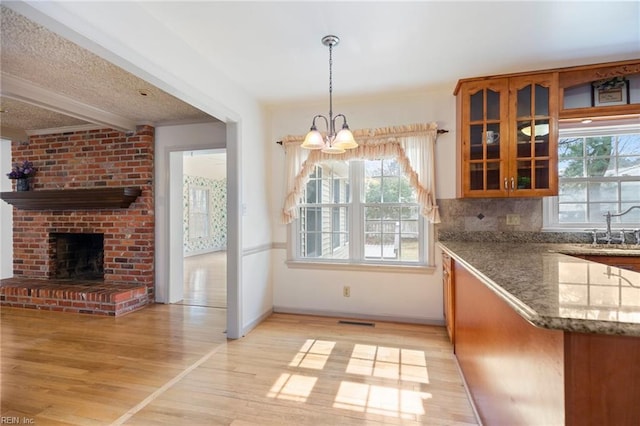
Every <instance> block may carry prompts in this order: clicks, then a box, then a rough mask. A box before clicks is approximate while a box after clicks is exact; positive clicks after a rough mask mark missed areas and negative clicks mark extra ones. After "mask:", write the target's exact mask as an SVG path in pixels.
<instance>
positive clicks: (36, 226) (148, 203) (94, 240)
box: [2, 126, 155, 311]
mask: <svg viewBox="0 0 640 426" xmlns="http://www.w3.org/2000/svg"><path fill="white" fill-rule="evenodd" d="M153 150H154V129H153V127H150V126H139V127H138V129H137V130H136V132H135V133H134V134H129V133H123V132H119V131H115V130H111V129H101V130H85V131H75V132H69V133H63V134H51V135H38V136H31V137H30V138H29V140H28V142H26V143H24V142H23V143H20V142H12V146H11V155H12V161H14V162H19V161H23V160H29V161H32V162H33V165H34V167H36V168H37V170H38V172H37V174H36V176H35V177H34V178H33V182H32V186H33V191H43V192H41V193H44V191H51V190H56V191H60V194H61V196H64V194H65V191H66V192H70V190H76V189H99V188H118V187H136V188H140V190H141V193H140V195H139V196H138V197H137V198H136V199H135V201H134V202H133V203H132V204H131V205H129V206H128V207H127V208H78V209H73V208H72V209H68V208H59V209H56V208H53V209H49V208H46V207H45V208H42V207H40V208H37V209H33V210H32V209H28V208H27V209H20V208H17V207H15V208H14V213H13V250H14V258H13V274H14V277H13V278H12V279H9V280H13V281H14V282H17V281H20V282H22V283H25V282H34V283H36V284H37V285H38V286H42V285H43V284H46V283H47V282H50V283H51V284H55V283H58V282H60V280H64V281H65V282H66V284H65V285H69V284H70V281H73V280H74V279H75V280H76V281H79V282H81V283H82V285H83V286H84V287H86V288H89V287H90V283H88V282H87V281H88V280H93V281H97V282H95V283H94V287H95V286H100V285H105V286H106V287H109V288H114V286H115V287H118V288H120V287H122V288H125V289H129V288H142V289H143V290H144V291H143V293H144V298H145V303H146V301H147V300H148V301H153V300H154V281H153V278H154V263H153V262H154V225H155V224H154V202H153V184H152V183H153V160H154V152H153ZM55 194H58V193H57V192H56V193H55ZM70 236H71V237H70ZM79 243H82V244H85V243H86V244H88V245H89V247H90V249H91V250H95V251H96V253H95V254H94V255H92V256H93V257H92V258H91V259H89V258H85V257H86V255H87V248H86V247H85V248H83V249H81V251H82V253H81V254H80V255H70V257H67V258H66V259H62V260H61V258H60V257H59V255H60V254H61V253H60V252H61V251H65V250H69V249H73V248H74V247H75V246H77V245H78V244H79ZM74 256H76V257H74ZM77 256H79V257H80V258H77ZM74 262H76V263H75V264H74ZM77 262H80V265H78V263H77ZM83 263H84V264H86V263H89V265H83ZM85 268H89V269H90V270H94V272H96V274H97V275H99V276H100V277H97V276H91V275H92V274H89V273H87V274H86V275H83V276H78V277H75V278H74V277H73V276H72V275H73V273H75V272H76V270H77V271H78V272H79V271H80V270H81V269H85ZM85 272H87V271H86V270H85ZM5 281H7V280H3V285H2V287H3V288H4V287H5V284H8V283H7V282H5ZM39 288H41V287H39ZM94 290H95V289H94ZM103 293H104V292H103ZM136 295H138V296H140V292H137V293H136ZM6 296H8V295H7V294H6V292H5V300H3V303H4V302H6V301H7V300H6ZM114 300H115V299H114ZM49 305H50V304H49ZM14 306H15V305H14ZM25 307H36V308H39V309H43V308H45V307H42V306H25ZM62 310H65V309H62ZM67 310H71V309H67ZM76 311H77V310H76ZM85 311H86V310H85Z"/></svg>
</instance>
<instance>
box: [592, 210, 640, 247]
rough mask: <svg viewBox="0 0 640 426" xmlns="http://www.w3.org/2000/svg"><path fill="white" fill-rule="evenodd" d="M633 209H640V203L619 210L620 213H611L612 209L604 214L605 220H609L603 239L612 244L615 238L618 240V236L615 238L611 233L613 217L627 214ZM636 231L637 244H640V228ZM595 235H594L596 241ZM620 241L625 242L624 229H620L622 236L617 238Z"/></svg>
mask: <svg viewBox="0 0 640 426" xmlns="http://www.w3.org/2000/svg"><path fill="white" fill-rule="evenodd" d="M633 209H640V205H638V206H631V207H629V208H628V209H626V210H625V211H623V212H619V213H611V212H610V211H607V212H606V213H605V214H604V217H605V220H606V222H607V230H606V231H605V236H604V237H603V238H600V240H601V241H604V242H606V243H607V244H611V243H612V242H614V240H616V238H613V236H612V235H611V218H612V217H618V216H624V215H625V214H627V213H629V212H630V211H631V210H633ZM634 232H635V237H636V244H640V230H638V229H636V230H634ZM595 240H596V238H595V236H594V243H595ZM617 240H618V242H620V243H622V244H624V229H623V230H622V231H620V237H619V238H617Z"/></svg>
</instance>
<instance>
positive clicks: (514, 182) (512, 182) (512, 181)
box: [511, 177, 516, 191]
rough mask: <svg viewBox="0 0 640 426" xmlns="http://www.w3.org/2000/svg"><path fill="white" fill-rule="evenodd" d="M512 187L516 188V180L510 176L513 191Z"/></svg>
mask: <svg viewBox="0 0 640 426" xmlns="http://www.w3.org/2000/svg"><path fill="white" fill-rule="evenodd" d="M514 189H516V180H515V179H514V178H513V177H511V190H512V191H513V190H514Z"/></svg>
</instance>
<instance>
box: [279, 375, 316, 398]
mask: <svg viewBox="0 0 640 426" xmlns="http://www.w3.org/2000/svg"><path fill="white" fill-rule="evenodd" d="M317 381H318V378H317V377H309V376H299V375H297V374H281V375H280V378H279V379H278V380H277V381H276V383H275V384H274V385H273V386H272V387H271V390H270V391H269V393H268V394H267V396H268V397H270V398H278V399H286V400H289V401H298V402H305V401H306V400H307V398H308V397H309V395H310V394H311V391H312V390H313V387H314V386H315V384H316V382H317Z"/></svg>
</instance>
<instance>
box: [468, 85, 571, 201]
mask: <svg viewBox="0 0 640 426" xmlns="http://www.w3.org/2000/svg"><path fill="white" fill-rule="evenodd" d="M557 81H558V80H557V74H555V73H549V74H537V75H534V76H518V77H509V78H489V79H484V80H472V81H467V82H462V83H461V84H460V85H459V90H458V93H457V109H458V110H457V117H458V118H457V120H458V129H457V130H458V139H459V148H460V149H459V152H460V154H461V171H462V176H461V193H462V196H464V197H532V196H543V195H553V194H555V193H557V190H558V185H557V140H558V138H557V134H558V133H557V114H558V106H557V98H558V97H557V92H558V83H557Z"/></svg>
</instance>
